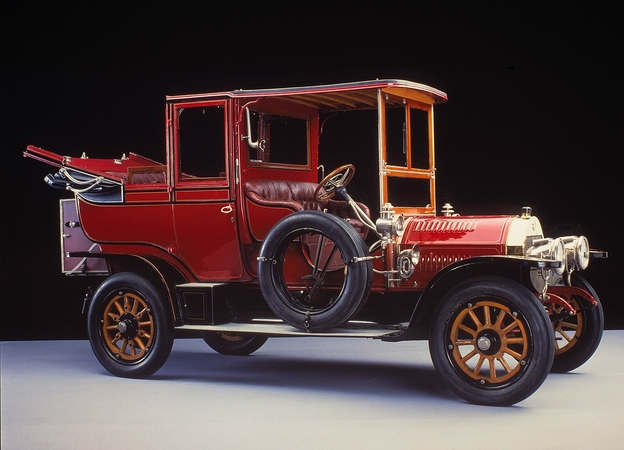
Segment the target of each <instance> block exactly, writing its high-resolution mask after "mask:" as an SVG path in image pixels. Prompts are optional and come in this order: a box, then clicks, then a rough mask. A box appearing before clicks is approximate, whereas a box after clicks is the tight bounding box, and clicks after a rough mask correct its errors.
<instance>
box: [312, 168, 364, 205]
mask: <svg viewBox="0 0 624 450" xmlns="http://www.w3.org/2000/svg"><path fill="white" fill-rule="evenodd" d="M353 175H355V166H353V164H345V165H344V166H340V167H338V168H337V169H334V170H333V171H331V172H330V173H329V175H327V176H326V177H325V178H323V179H322V180H321V182H320V183H319V185H318V186H317V187H316V190H315V191H314V197H315V198H316V199H317V200H318V201H319V202H320V201H323V200H329V199H330V198H332V197H333V196H334V195H335V194H336V189H338V188H339V187H345V186H346V185H347V184H349V182H350V181H351V179H352V178H353Z"/></svg>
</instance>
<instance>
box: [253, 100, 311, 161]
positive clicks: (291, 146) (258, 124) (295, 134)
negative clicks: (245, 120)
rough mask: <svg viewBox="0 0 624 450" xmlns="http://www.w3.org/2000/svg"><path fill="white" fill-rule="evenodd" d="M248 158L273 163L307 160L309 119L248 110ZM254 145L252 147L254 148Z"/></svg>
mask: <svg viewBox="0 0 624 450" xmlns="http://www.w3.org/2000/svg"><path fill="white" fill-rule="evenodd" d="M250 120H251V128H252V133H251V138H252V142H253V143H254V144H253V145H252V146H251V147H250V149H249V159H250V160H251V161H255V162H266V163H275V164H293V165H307V164H308V122H307V120H305V119H301V118H296V117H287V116H282V115H275V114H267V113H258V112H252V113H251V117H250ZM254 147H255V148H254Z"/></svg>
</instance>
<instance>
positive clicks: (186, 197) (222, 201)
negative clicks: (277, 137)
mask: <svg viewBox="0 0 624 450" xmlns="http://www.w3.org/2000/svg"><path fill="white" fill-rule="evenodd" d="M168 113H169V144H170V146H171V147H172V148H173V149H174V151H173V166H174V167H175V170H174V174H173V186H174V201H173V217H174V227H175V235H176V242H177V248H175V249H174V252H175V254H176V256H178V257H179V258H180V259H182V260H183V261H184V263H186V264H187V265H188V266H189V268H190V269H191V271H192V272H193V273H195V274H196V276H197V277H198V279H199V280H202V281H227V280H231V279H237V278H240V277H241V276H242V274H243V266H242V262H241V256H240V246H239V242H238V237H237V233H236V211H235V208H236V204H235V202H234V189H233V186H232V184H233V183H234V181H233V180H234V177H233V173H232V172H233V168H232V161H231V155H230V154H229V152H228V149H229V148H230V142H229V139H230V138H229V131H228V120H227V119H228V114H229V111H228V104H227V102H226V101H225V100H220V101H203V102H193V103H179V104H174V105H171V106H170V108H169V110H168Z"/></svg>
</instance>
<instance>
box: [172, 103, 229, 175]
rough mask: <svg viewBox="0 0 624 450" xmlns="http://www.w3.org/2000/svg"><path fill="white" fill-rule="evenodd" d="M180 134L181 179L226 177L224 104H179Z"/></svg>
mask: <svg viewBox="0 0 624 450" xmlns="http://www.w3.org/2000/svg"><path fill="white" fill-rule="evenodd" d="M177 135H178V157H179V170H180V172H179V174H178V176H179V177H180V178H181V179H187V178H225V176H226V170H225V167H226V159H225V151H226V148H225V147H226V142H225V108H224V107H223V105H208V106H193V107H186V108H180V109H179V110H178V133H177Z"/></svg>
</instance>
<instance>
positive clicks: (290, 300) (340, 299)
mask: <svg viewBox="0 0 624 450" xmlns="http://www.w3.org/2000/svg"><path fill="white" fill-rule="evenodd" d="M368 256H369V253H368V249H367V246H366V243H365V242H364V239H363V238H362V236H360V234H359V233H358V232H357V231H356V230H355V228H353V227H352V226H351V225H349V224H348V223H347V222H345V221H344V220H343V219H340V218H339V217H336V216H333V215H331V214H327V213H323V212H320V211H300V212H297V213H295V214H291V215H289V216H287V217H285V218H284V219H282V220H281V221H280V222H278V223H277V224H276V225H275V226H274V227H273V228H272V229H271V231H269V233H268V234H267V236H266V239H265V241H264V243H263V245H262V248H261V250H260V257H259V258H258V261H259V263H258V278H259V282H260V290H261V291H262V295H263V296H264V299H265V300H266V302H267V304H268V305H269V307H270V308H271V310H272V311H273V312H274V313H275V314H276V315H277V317H279V318H280V319H282V320H283V321H284V322H286V323H288V324H290V325H292V326H294V327H296V328H299V329H303V330H307V331H310V332H312V331H315V332H317V331H325V330H329V329H331V328H335V327H337V326H340V325H342V324H343V323H345V322H346V321H347V320H349V319H350V318H351V317H352V316H353V315H354V314H355V313H356V312H357V311H358V310H359V308H360V307H361V306H362V305H363V304H364V302H365V301H366V298H367V297H368V294H369V292H370V288H371V283H372V278H373V265H372V262H371V260H370V259H369V258H367V257H368Z"/></svg>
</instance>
